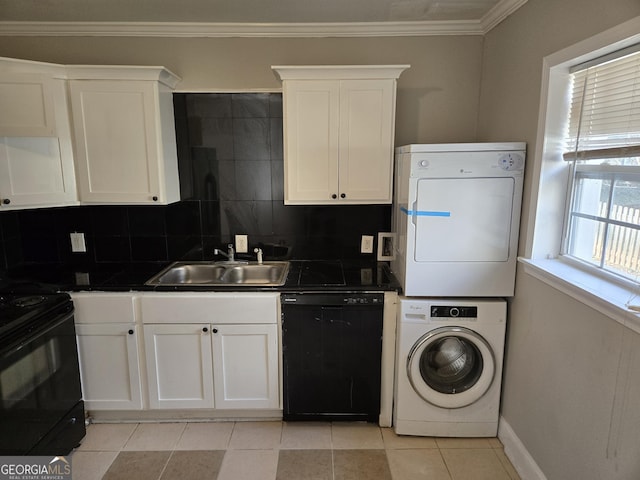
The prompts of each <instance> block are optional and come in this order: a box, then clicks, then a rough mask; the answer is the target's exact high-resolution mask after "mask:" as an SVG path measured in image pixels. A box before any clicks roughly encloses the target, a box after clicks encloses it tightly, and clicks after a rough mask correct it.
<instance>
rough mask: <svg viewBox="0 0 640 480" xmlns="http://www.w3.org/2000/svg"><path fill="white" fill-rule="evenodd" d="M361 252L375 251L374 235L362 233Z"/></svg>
mask: <svg viewBox="0 0 640 480" xmlns="http://www.w3.org/2000/svg"><path fill="white" fill-rule="evenodd" d="M360 253H373V235H362V242H361V243H360Z"/></svg>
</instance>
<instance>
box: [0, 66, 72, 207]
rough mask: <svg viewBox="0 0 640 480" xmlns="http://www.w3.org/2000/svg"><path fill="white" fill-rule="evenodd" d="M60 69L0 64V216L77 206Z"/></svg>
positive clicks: (63, 81) (57, 67)
mask: <svg viewBox="0 0 640 480" xmlns="http://www.w3.org/2000/svg"><path fill="white" fill-rule="evenodd" d="M67 100H68V99H67V89H66V80H65V79H64V69H63V68H62V67H61V66H59V65H52V64H47V63H40V62H28V61H24V60H13V59H7V58H0V211H2V210H12V209H20V208H28V207H52V206H63V205H73V204H77V203H78V199H77V194H76V180H75V170H74V163H73V147H72V142H71V127H70V120H69V110H68V102H67Z"/></svg>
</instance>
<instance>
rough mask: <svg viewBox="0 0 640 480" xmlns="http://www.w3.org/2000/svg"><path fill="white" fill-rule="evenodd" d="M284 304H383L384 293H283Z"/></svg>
mask: <svg viewBox="0 0 640 480" xmlns="http://www.w3.org/2000/svg"><path fill="white" fill-rule="evenodd" d="M280 302H281V303H282V304H283V305H322V306H358V305H370V306H378V305H379V306H383V305H384V293H315V292H311V293H283V294H282V295H281V296H280Z"/></svg>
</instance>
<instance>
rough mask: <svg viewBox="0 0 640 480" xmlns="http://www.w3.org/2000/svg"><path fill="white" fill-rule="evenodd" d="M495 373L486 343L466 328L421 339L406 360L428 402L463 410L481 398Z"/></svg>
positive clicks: (411, 378) (444, 329)
mask: <svg viewBox="0 0 640 480" xmlns="http://www.w3.org/2000/svg"><path fill="white" fill-rule="evenodd" d="M495 372H496V365H495V358H494V355H493V351H492V350H491V347H490V346H489V344H488V343H487V341H486V340H485V339H484V338H482V336H480V335H479V334H478V333H476V332H474V331H473V330H469V329H468V328H464V327H442V328H437V329H435V330H432V331H430V332H428V333H426V334H425V335H423V336H422V337H420V339H418V341H417V342H416V343H415V344H414V346H413V347H412V348H411V351H410V352H409V356H408V358H407V376H408V378H409V382H410V383H411V385H412V387H413V389H414V390H415V391H416V393H417V394H418V395H420V396H421V397H422V398H423V399H424V400H426V401H427V402H429V403H431V404H433V405H435V406H437V407H442V408H461V407H466V406H467V405H471V404H472V403H474V402H475V401H477V400H478V399H479V398H481V397H482V396H483V395H484V394H485V393H486V392H487V390H489V387H491V384H492V383H493V379H494V376H495Z"/></svg>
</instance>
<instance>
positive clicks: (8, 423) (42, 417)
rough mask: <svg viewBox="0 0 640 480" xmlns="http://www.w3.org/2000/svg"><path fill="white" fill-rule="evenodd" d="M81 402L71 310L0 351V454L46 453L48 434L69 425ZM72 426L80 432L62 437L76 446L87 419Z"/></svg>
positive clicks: (49, 440) (76, 421)
mask: <svg viewBox="0 0 640 480" xmlns="http://www.w3.org/2000/svg"><path fill="white" fill-rule="evenodd" d="M81 398H82V393H81V388H80V375H79V369H78V353H77V349H76V335H75V327H74V323H73V311H72V312H69V313H65V314H61V315H60V317H58V318H57V319H53V320H51V321H49V322H46V323H45V324H44V325H42V326H40V327H39V328H37V329H35V330H34V331H32V332H29V333H28V334H27V335H26V336H25V338H22V339H20V341H19V342H14V344H13V345H10V346H3V347H2V349H1V350H0V425H2V428H1V429H0V455H25V454H29V453H32V454H34V453H38V454H45V453H44V451H46V450H47V447H46V446H43V444H45V443H46V444H50V443H51V441H52V440H51V438H50V435H48V434H50V432H55V431H59V430H60V429H61V424H60V422H69V421H70V420H68V418H67V417H68V415H69V414H70V412H72V411H76V412H77V410H78V404H79V403H80V402H81ZM80 405H81V403H80ZM76 416H77V415H76ZM74 418H75V417H74ZM78 420H79V421H78ZM72 423H74V424H78V425H75V426H74V428H73V430H74V432H76V433H72V434H69V433H63V434H62V435H63V436H66V437H68V438H69V440H70V441H71V442H75V444H74V445H73V446H75V445H77V443H78V442H79V441H80V440H81V439H82V437H83V436H84V431H85V428H84V418H80V419H75V420H74V421H73V422H72ZM63 430H68V429H63ZM76 437H78V438H76ZM56 448H62V447H56ZM71 448H72V447H71ZM67 450H70V448H69V449H67ZM46 453H47V454H56V455H61V454H66V453H68V451H67V452H64V451H60V452H58V451H55V452H46Z"/></svg>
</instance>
